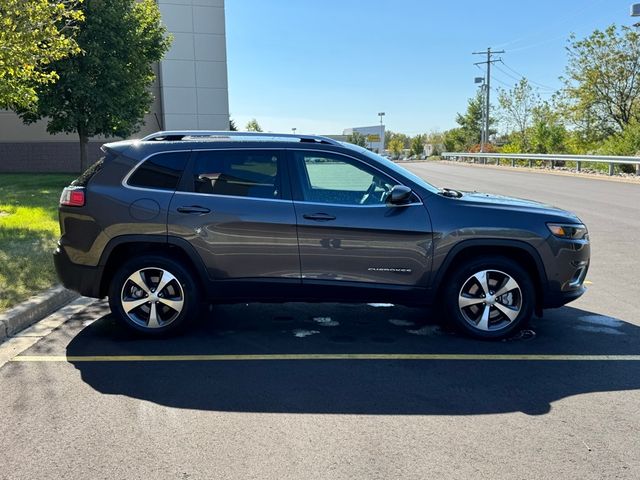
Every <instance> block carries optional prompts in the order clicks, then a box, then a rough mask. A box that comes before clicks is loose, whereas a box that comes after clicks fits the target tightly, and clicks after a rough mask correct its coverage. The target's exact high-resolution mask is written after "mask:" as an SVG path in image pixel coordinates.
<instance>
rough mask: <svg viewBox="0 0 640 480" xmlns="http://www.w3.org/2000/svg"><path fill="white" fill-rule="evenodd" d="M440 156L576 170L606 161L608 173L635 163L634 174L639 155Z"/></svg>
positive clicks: (638, 171)
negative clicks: (565, 165) (573, 166)
mask: <svg viewBox="0 0 640 480" xmlns="http://www.w3.org/2000/svg"><path fill="white" fill-rule="evenodd" d="M440 157H441V158H443V159H447V160H455V161H458V160H462V159H466V158H470V159H472V160H474V161H475V162H480V161H482V163H485V164H486V163H487V161H488V160H491V159H493V160H496V164H499V161H500V160H504V159H508V160H511V166H515V164H516V160H528V161H529V167H533V162H534V161H535V160H541V161H543V162H549V165H550V167H551V168H555V167H556V162H558V161H560V162H574V163H575V164H576V170H577V171H578V172H579V171H580V170H581V169H582V164H583V163H607V164H609V175H613V174H614V173H615V165H617V164H625V165H635V166H636V175H640V157H622V156H616V155H565V154H557V155H556V154H546V153H468V152H445V153H443V154H441V155H440Z"/></svg>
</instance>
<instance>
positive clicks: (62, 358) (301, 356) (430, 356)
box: [11, 353, 640, 363]
mask: <svg viewBox="0 0 640 480" xmlns="http://www.w3.org/2000/svg"><path fill="white" fill-rule="evenodd" d="M255 360H260V361H266V360H491V361H494V360H509V361H563V362H564V361H599V362H601V361H640V355H556V354H550V355H544V354H541V355H536V354H504V355H502V354H496V355H494V354H457V353H291V354H269V355H80V356H66V355H21V356H17V357H14V358H13V359H12V360H11V361H12V362H72V363H76V362H220V361H255Z"/></svg>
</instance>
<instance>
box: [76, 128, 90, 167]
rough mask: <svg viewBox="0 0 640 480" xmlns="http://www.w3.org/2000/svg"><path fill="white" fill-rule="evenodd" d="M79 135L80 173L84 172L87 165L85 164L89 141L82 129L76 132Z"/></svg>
mask: <svg viewBox="0 0 640 480" xmlns="http://www.w3.org/2000/svg"><path fill="white" fill-rule="evenodd" d="M78 136H79V137H80V173H82V172H84V171H85V170H86V169H87V168H88V167H89V165H87V144H88V143H89V137H88V136H87V135H86V134H85V133H84V132H82V131H80V132H78Z"/></svg>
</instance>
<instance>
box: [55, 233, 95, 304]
mask: <svg viewBox="0 0 640 480" xmlns="http://www.w3.org/2000/svg"><path fill="white" fill-rule="evenodd" d="M53 264H54V265H55V267H56V273H57V274H58V278H59V279H60V281H61V282H62V285H64V287H65V288H68V289H69V290H73V291H74V292H78V293H79V294H80V295H84V296H85V297H95V298H100V296H101V295H100V280H101V278H102V268H101V267H88V266H86V265H78V264H76V263H73V262H72V261H71V260H70V259H69V256H68V255H67V254H66V252H65V251H64V248H62V247H61V246H60V245H58V248H56V251H55V252H54V253H53Z"/></svg>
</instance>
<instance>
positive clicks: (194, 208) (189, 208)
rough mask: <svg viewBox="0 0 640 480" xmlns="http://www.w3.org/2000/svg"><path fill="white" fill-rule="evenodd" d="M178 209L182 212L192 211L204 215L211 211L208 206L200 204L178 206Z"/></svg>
mask: <svg viewBox="0 0 640 480" xmlns="http://www.w3.org/2000/svg"><path fill="white" fill-rule="evenodd" d="M176 210H178V212H180V213H191V214H195V215H203V214H205V213H209V212H211V210H210V209H208V208H207V207H201V206H199V205H189V206H184V207H178V208H177V209H176Z"/></svg>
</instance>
